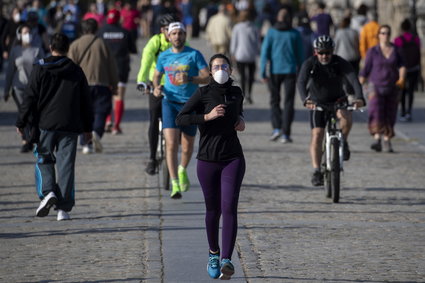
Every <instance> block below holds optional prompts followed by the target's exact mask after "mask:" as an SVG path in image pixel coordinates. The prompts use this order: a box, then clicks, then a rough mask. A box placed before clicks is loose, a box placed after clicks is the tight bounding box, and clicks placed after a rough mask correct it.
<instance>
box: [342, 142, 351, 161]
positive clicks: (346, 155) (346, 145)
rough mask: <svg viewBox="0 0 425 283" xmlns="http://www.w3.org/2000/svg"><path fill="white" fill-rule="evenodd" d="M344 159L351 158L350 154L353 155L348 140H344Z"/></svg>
mask: <svg viewBox="0 0 425 283" xmlns="http://www.w3.org/2000/svg"><path fill="white" fill-rule="evenodd" d="M343 155H344V161H347V160H350V155H351V151H350V147H349V146H348V142H346V141H345V142H344V153H343Z"/></svg>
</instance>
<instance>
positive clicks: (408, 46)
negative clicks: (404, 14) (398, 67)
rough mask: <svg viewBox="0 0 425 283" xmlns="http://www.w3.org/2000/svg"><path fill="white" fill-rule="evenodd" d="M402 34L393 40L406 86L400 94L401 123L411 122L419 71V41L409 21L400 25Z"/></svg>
mask: <svg viewBox="0 0 425 283" xmlns="http://www.w3.org/2000/svg"><path fill="white" fill-rule="evenodd" d="M400 28H401V31H402V34H401V35H400V36H399V37H397V38H396V39H395V40H394V45H395V46H397V47H398V48H399V49H400V51H401V54H402V55H403V58H404V63H405V66H406V86H405V87H404V88H403V91H402V94H401V100H400V102H401V103H400V104H401V114H400V121H401V122H410V121H412V106H413V99H414V93H415V88H416V86H417V84H418V80H419V76H420V71H421V41H420V39H419V36H417V35H414V34H413V33H412V30H411V28H412V25H411V23H410V20H409V19H405V20H404V21H403V22H402V23H401V26H400Z"/></svg>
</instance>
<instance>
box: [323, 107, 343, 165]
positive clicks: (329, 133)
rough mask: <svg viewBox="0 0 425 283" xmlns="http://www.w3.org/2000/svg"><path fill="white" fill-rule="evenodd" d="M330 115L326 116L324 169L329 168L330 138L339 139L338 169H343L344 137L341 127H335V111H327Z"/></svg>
mask: <svg viewBox="0 0 425 283" xmlns="http://www.w3.org/2000/svg"><path fill="white" fill-rule="evenodd" d="M329 115H330V117H329V118H328V122H327V126H326V131H325V157H326V169H327V170H329V171H330V170H331V169H332V168H331V142H332V139H335V138H336V139H337V140H338V141H339V150H338V151H339V164H340V170H341V171H343V169H344V166H343V162H344V137H343V135H342V131H341V129H339V128H338V127H337V118H336V112H335V111H329Z"/></svg>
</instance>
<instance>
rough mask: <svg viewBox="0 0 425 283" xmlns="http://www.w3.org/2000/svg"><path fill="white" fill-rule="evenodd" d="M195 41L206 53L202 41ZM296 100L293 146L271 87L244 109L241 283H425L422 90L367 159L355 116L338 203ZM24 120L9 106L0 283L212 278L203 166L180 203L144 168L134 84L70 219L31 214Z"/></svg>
mask: <svg viewBox="0 0 425 283" xmlns="http://www.w3.org/2000/svg"><path fill="white" fill-rule="evenodd" d="M142 44H143V42H140V43H139V51H141V49H142ZM191 44H192V45H193V46H195V47H196V48H199V49H200V50H201V51H202V52H203V53H204V55H205V57H206V58H207V59H208V58H209V56H210V55H211V51H210V49H209V48H208V47H207V46H205V45H204V42H203V41H202V40H198V39H194V40H192V41H191ZM133 58H134V60H133V65H132V73H131V78H135V77H136V73H137V70H138V68H139V58H137V57H133ZM0 78H1V80H2V79H3V76H1V77H0ZM0 91H2V88H1V90H0ZM298 100H299V99H298V98H297V111H296V117H295V122H294V124H293V140H294V143H292V144H281V143H279V142H275V143H274V142H269V141H268V135H269V134H270V132H271V128H270V123H269V110H268V109H269V106H268V94H267V90H266V88H265V86H264V85H263V84H261V83H256V84H255V86H254V104H253V105H247V106H246V111H245V116H246V120H247V129H246V131H245V132H244V133H242V134H241V135H240V139H241V142H242V144H243V147H244V150H245V156H246V160H247V172H246V176H245V180H244V183H243V187H242V191H241V197H240V205H239V227H240V228H239V232H238V238H237V243H236V251H235V253H234V256H233V257H234V260H235V263H236V267H237V270H236V274H235V278H234V281H236V282H425V255H424V254H425V241H424V239H425V185H424V182H423V179H424V176H425V174H424V168H425V150H424V148H425V147H424V146H425V138H423V137H424V135H423V134H424V121H425V115H424V114H425V111H424V110H425V94H424V93H420V94H418V95H417V99H416V101H415V106H416V112H415V116H414V117H415V120H414V122H413V123H411V124H398V125H397V136H396V138H395V139H394V148H395V150H396V153H394V154H388V153H380V154H378V153H374V152H371V151H370V149H369V145H370V143H371V138H370V136H369V135H368V132H367V127H366V124H365V121H366V120H365V119H366V113H356V114H355V121H356V122H355V125H354V127H353V130H352V134H351V136H350V140H349V142H350V147H351V149H352V158H351V160H350V161H348V162H347V163H345V172H344V175H343V188H342V192H341V201H340V203H339V204H333V203H331V202H330V201H329V200H328V199H326V198H325V197H324V192H323V190H322V189H320V188H315V187H312V186H311V184H310V174H311V168H310V158H309V155H308V143H309V125H308V123H307V121H308V118H307V117H308V116H307V112H306V111H305V110H302V109H301V107H300V105H299V101H298ZM15 112H16V108H15V106H14V104H13V103H12V102H9V103H7V104H5V103H4V102H3V101H2V102H0V174H1V179H0V258H1V262H2V264H1V265H0V282H201V281H206V282H208V281H213V280H209V278H208V275H207V274H206V271H205V264H206V253H207V249H208V247H207V242H206V237H205V233H204V231H203V227H204V224H203V213H204V208H203V204H202V194H201V193H200V189H199V184H198V183H197V180H196V177H195V170H194V165H195V162H192V163H191V165H190V167H189V171H190V174H191V180H193V188H192V189H191V191H189V192H188V193H186V194H185V195H184V197H183V199H182V200H181V201H177V202H176V201H171V200H170V199H169V198H168V196H167V192H165V191H161V190H160V189H159V188H158V177H157V176H155V177H151V176H147V175H146V174H145V173H144V172H143V169H144V166H145V160H146V158H147V156H148V147H147V136H146V133H147V118H148V113H147V99H146V97H142V96H140V95H139V94H138V93H137V92H136V91H135V80H134V79H132V80H131V81H130V82H129V85H128V91H127V97H126V112H125V116H124V123H123V131H124V134H123V135H119V136H111V135H106V136H105V137H104V139H103V144H104V148H105V152H104V153H103V154H93V155H82V154H78V156H77V166H76V201H77V204H76V206H75V208H74V210H73V211H72V213H71V217H72V221H64V222H57V221H56V218H55V216H56V215H55V213H54V212H53V211H51V214H50V215H49V216H48V217H45V218H36V217H34V215H35V210H36V208H37V206H38V200H37V197H36V194H35V189H34V179H33V163H34V158H33V156H32V155H31V154H20V153H18V151H19V138H18V136H17V135H16V134H15V129H14V127H13V124H14V119H15Z"/></svg>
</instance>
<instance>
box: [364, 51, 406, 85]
mask: <svg viewBox="0 0 425 283" xmlns="http://www.w3.org/2000/svg"><path fill="white" fill-rule="evenodd" d="M393 47H394V50H393V52H392V53H391V55H390V57H389V58H385V57H384V55H383V54H382V51H381V48H380V47H379V45H375V46H374V47H372V48H370V49H369V50H368V51H367V54H366V60H365V66H364V68H363V70H362V71H361V72H360V76H362V77H365V78H369V81H371V82H372V83H373V84H374V85H375V86H376V87H384V88H392V87H394V86H395V83H396V82H397V80H398V78H399V72H398V69H399V68H400V67H403V66H404V62H403V59H402V56H401V53H400V50H399V49H398V47H397V46H394V45H393Z"/></svg>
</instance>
